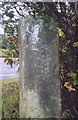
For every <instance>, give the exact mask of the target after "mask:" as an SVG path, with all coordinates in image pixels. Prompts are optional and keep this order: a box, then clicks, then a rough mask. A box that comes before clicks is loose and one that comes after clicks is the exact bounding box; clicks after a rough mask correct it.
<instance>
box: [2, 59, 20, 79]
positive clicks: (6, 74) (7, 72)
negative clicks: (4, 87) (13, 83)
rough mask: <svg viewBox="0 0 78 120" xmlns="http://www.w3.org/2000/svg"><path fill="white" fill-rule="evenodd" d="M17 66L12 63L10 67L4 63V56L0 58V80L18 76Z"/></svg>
mask: <svg viewBox="0 0 78 120" xmlns="http://www.w3.org/2000/svg"><path fill="white" fill-rule="evenodd" d="M17 69H18V66H16V65H13V67H12V68H11V67H10V66H9V65H7V64H6V63H4V58H0V80H5V79H9V78H18V77H19V72H17Z"/></svg>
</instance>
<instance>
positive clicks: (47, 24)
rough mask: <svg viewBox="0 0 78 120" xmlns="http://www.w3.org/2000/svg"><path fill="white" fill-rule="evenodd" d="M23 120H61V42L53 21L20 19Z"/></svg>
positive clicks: (40, 18)
mask: <svg viewBox="0 0 78 120" xmlns="http://www.w3.org/2000/svg"><path fill="white" fill-rule="evenodd" d="M18 37H19V52H20V55H19V56H20V69H21V70H20V106H19V107H20V118H60V114H61V97H60V79H59V49H58V48H59V40H58V35H57V24H56V23H55V22H54V20H53V19H52V18H48V17H44V18H42V17H37V18H33V17H31V16H29V17H26V18H23V17H22V18H20V22H19V34H18Z"/></svg>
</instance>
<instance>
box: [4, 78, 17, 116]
mask: <svg viewBox="0 0 78 120" xmlns="http://www.w3.org/2000/svg"><path fill="white" fill-rule="evenodd" d="M18 88H19V82H18V79H7V80H3V81H2V101H3V104H2V116H3V118H18V117H19V90H18Z"/></svg>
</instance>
